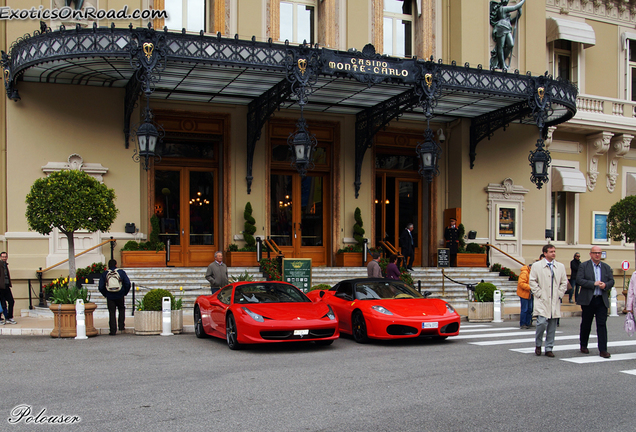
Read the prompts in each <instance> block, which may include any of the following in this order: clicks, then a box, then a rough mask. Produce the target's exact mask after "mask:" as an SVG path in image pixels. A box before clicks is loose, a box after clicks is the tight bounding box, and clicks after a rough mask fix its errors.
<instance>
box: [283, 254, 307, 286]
mask: <svg viewBox="0 0 636 432" xmlns="http://www.w3.org/2000/svg"><path fill="white" fill-rule="evenodd" d="M283 280H284V281H285V282H289V283H290V284H292V285H294V286H295V287H296V288H298V289H299V290H301V291H302V292H307V291H309V288H311V258H284V259H283Z"/></svg>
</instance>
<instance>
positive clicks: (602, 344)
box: [576, 246, 614, 358]
mask: <svg viewBox="0 0 636 432" xmlns="http://www.w3.org/2000/svg"><path fill="white" fill-rule="evenodd" d="M602 252H603V251H602V250H601V247H600V246H592V249H591V250H590V258H591V259H590V260H589V261H585V262H584V263H582V264H581V265H580V266H579V271H578V273H577V276H576V283H577V284H578V285H580V286H581V292H580V293H579V298H578V299H577V300H576V303H577V304H579V305H581V311H582V314H581V333H580V335H579V338H580V342H581V352H582V353H583V354H589V353H590V351H589V350H588V349H587V342H588V340H589V338H590V330H591V329H592V320H594V317H596V335H597V337H598V350H599V355H600V356H601V357H603V358H610V353H609V352H607V326H606V323H607V308H609V300H608V298H607V296H608V295H609V292H610V290H611V289H612V287H613V286H614V273H613V271H612V268H611V267H610V266H609V265H607V264H605V263H604V262H601V254H602Z"/></svg>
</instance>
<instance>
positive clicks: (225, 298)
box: [219, 286, 232, 304]
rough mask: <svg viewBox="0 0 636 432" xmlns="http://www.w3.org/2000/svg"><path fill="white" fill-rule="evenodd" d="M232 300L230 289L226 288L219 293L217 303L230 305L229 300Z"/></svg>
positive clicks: (229, 287)
mask: <svg viewBox="0 0 636 432" xmlns="http://www.w3.org/2000/svg"><path fill="white" fill-rule="evenodd" d="M231 299H232V287H231V286H226V287H225V288H223V289H222V290H221V292H219V301H220V302H221V303H225V304H230V300H231Z"/></svg>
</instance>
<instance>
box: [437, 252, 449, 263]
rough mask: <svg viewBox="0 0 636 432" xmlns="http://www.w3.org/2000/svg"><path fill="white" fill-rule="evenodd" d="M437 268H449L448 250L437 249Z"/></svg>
mask: <svg viewBox="0 0 636 432" xmlns="http://www.w3.org/2000/svg"><path fill="white" fill-rule="evenodd" d="M437 267H450V249H449V248H439V249H437Z"/></svg>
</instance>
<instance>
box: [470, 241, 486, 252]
mask: <svg viewBox="0 0 636 432" xmlns="http://www.w3.org/2000/svg"><path fill="white" fill-rule="evenodd" d="M466 253H476V254H483V253H486V246H482V245H480V244H477V243H468V244H467V245H466Z"/></svg>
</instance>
